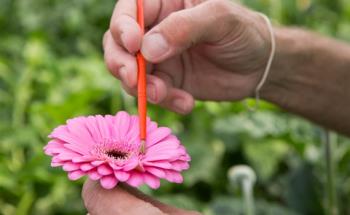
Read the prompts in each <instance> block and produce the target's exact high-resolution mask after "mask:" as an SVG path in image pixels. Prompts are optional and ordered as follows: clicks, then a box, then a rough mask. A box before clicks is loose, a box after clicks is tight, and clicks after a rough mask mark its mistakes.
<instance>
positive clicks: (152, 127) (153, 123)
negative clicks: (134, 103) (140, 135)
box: [147, 117, 158, 133]
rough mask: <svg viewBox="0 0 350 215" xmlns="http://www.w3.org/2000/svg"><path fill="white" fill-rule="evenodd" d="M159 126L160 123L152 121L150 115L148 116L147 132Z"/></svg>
mask: <svg viewBox="0 0 350 215" xmlns="http://www.w3.org/2000/svg"><path fill="white" fill-rule="evenodd" d="M157 128H158V124H157V123H156V122H152V121H151V119H150V118H149V117H147V133H151V132H153V131H154V130H156V129H157Z"/></svg>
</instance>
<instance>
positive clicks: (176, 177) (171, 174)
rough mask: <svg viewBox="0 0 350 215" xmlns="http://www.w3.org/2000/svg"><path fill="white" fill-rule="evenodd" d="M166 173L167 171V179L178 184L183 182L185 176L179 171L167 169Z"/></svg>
mask: <svg viewBox="0 0 350 215" xmlns="http://www.w3.org/2000/svg"><path fill="white" fill-rule="evenodd" d="M165 173H166V177H165V179H166V180H168V181H170V182H173V183H177V184H180V183H182V182H183V177H182V175H181V174H180V173H179V172H177V171H173V170H165Z"/></svg>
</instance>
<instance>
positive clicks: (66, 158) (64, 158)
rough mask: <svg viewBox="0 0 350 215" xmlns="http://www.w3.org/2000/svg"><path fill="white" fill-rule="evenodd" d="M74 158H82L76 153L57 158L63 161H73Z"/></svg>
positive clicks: (64, 154)
mask: <svg viewBox="0 0 350 215" xmlns="http://www.w3.org/2000/svg"><path fill="white" fill-rule="evenodd" d="M74 157H81V155H80V154H77V153H74V152H70V153H61V154H59V155H57V158H58V159H60V160H62V161H68V160H72V159H73V158H74Z"/></svg>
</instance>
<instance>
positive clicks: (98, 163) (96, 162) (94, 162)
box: [91, 160, 106, 166]
mask: <svg viewBox="0 0 350 215" xmlns="http://www.w3.org/2000/svg"><path fill="white" fill-rule="evenodd" d="M104 163H106V161H100V160H97V161H92V162H91V164H92V165H93V166H100V165H102V164H104Z"/></svg>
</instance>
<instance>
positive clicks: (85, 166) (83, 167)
mask: <svg viewBox="0 0 350 215" xmlns="http://www.w3.org/2000/svg"><path fill="white" fill-rule="evenodd" d="M93 168H95V166H93V165H91V164H90V163H83V164H80V169H81V170H83V171H90V170H92V169H93Z"/></svg>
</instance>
